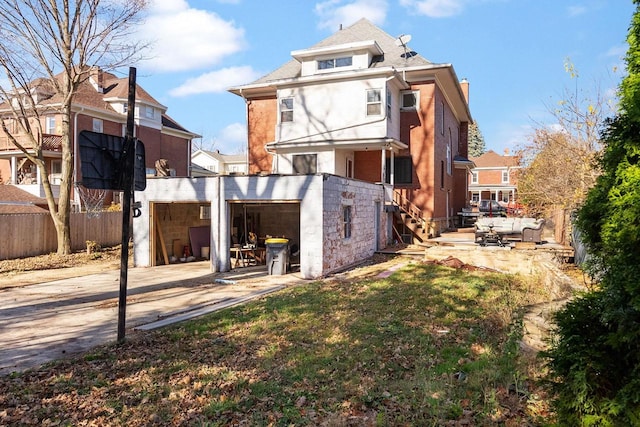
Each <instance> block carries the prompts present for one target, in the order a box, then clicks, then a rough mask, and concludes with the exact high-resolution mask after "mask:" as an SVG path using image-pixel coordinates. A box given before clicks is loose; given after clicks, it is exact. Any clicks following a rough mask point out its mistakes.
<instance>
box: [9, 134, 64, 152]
mask: <svg viewBox="0 0 640 427" xmlns="http://www.w3.org/2000/svg"><path fill="white" fill-rule="evenodd" d="M15 138H16V140H17V141H18V143H19V144H20V145H22V146H23V147H24V148H26V149H27V150H31V149H33V148H35V147H34V144H33V143H32V142H31V141H30V140H29V138H28V137H27V136H25V135H16V137H15ZM42 149H43V150H45V151H58V152H62V136H61V135H50V134H43V135H42ZM16 150H17V147H16V146H15V145H13V143H12V142H11V140H10V139H9V137H7V136H4V135H3V136H0V151H16Z"/></svg>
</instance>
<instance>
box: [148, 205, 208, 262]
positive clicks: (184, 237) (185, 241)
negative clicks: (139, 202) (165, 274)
mask: <svg viewBox="0 0 640 427" xmlns="http://www.w3.org/2000/svg"><path fill="white" fill-rule="evenodd" d="M209 208H210V204H208V203H203V202H200V203H198V202H191V203H154V202H151V203H149V213H150V215H149V221H150V224H149V232H150V234H151V236H150V237H151V239H150V243H151V244H150V248H149V249H150V251H151V254H150V255H151V256H150V260H151V265H152V266H157V265H167V264H176V263H181V262H190V261H200V260H204V259H207V258H208V254H207V252H208V251H209V250H210V249H209V247H210V241H211V219H210V216H209ZM203 248H204V249H203Z"/></svg>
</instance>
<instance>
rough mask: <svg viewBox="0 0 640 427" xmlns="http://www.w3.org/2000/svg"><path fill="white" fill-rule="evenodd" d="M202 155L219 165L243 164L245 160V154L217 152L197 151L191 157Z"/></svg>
mask: <svg viewBox="0 0 640 427" xmlns="http://www.w3.org/2000/svg"><path fill="white" fill-rule="evenodd" d="M198 153H203V154H206V155H208V156H209V157H211V158H214V159H216V160H217V161H219V162H221V163H244V162H245V161H246V160H247V156H246V154H221V153H220V152H219V151H208V150H198V151H196V152H195V153H193V155H194V156H195V155H196V154H198Z"/></svg>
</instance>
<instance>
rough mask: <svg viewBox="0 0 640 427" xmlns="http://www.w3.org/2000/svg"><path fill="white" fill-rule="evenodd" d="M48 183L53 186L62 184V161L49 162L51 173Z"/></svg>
mask: <svg viewBox="0 0 640 427" xmlns="http://www.w3.org/2000/svg"><path fill="white" fill-rule="evenodd" d="M49 181H50V182H51V184H53V185H60V184H61V183H62V160H61V159H53V160H51V172H50V173H49Z"/></svg>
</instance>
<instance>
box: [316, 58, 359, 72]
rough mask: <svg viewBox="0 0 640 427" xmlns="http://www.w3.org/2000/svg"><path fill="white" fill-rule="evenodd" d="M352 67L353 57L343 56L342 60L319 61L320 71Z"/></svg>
mask: <svg viewBox="0 0 640 427" xmlns="http://www.w3.org/2000/svg"><path fill="white" fill-rule="evenodd" d="M352 65H353V57H352V56H343V57H340V58H330V59H321V60H318V70H331V69H334V68H341V67H351V66H352Z"/></svg>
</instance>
